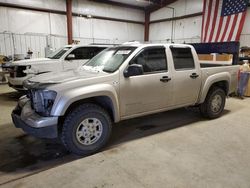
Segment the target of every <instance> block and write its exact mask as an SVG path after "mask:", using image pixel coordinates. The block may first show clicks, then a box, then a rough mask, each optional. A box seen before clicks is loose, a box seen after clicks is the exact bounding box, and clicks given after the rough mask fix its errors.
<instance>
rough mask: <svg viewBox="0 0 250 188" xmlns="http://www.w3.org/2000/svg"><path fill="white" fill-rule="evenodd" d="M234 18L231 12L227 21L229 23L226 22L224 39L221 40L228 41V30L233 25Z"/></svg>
mask: <svg viewBox="0 0 250 188" xmlns="http://www.w3.org/2000/svg"><path fill="white" fill-rule="evenodd" d="M234 18H235V14H232V15H231V18H230V21H229V24H228V27H227V30H226V34H225V38H224V40H223V41H222V42H226V41H228V37H229V34H230V30H231V28H232V27H233V21H234Z"/></svg>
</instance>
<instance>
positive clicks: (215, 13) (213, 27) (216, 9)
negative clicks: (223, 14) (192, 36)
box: [208, 0, 220, 42]
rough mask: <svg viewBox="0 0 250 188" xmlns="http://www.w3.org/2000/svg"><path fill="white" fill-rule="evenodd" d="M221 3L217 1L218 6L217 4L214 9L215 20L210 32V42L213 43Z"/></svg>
mask: <svg viewBox="0 0 250 188" xmlns="http://www.w3.org/2000/svg"><path fill="white" fill-rule="evenodd" d="M219 1H220V0H216V4H215V9H214V18H213V23H212V29H211V31H210V37H209V40H208V42H211V41H212V38H213V35H214V29H215V24H216V20H217V14H218V12H219V10H218V8H219Z"/></svg>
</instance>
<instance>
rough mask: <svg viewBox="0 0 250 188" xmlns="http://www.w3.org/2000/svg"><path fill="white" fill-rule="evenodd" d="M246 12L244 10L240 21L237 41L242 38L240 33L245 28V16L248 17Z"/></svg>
mask: <svg viewBox="0 0 250 188" xmlns="http://www.w3.org/2000/svg"><path fill="white" fill-rule="evenodd" d="M246 14H247V12H246V11H245V12H243V14H242V17H241V21H240V26H239V29H238V32H237V35H236V39H235V41H239V40H240V34H241V32H242V29H243V25H244V21H245V18H246Z"/></svg>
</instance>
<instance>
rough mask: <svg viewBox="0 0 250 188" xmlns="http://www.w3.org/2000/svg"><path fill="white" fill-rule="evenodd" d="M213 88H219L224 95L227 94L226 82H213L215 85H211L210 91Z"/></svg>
mask: <svg viewBox="0 0 250 188" xmlns="http://www.w3.org/2000/svg"><path fill="white" fill-rule="evenodd" d="M214 87H219V88H221V89H222V90H223V91H225V94H226V95H227V94H228V82H227V81H225V80H224V81H219V82H215V83H213V84H212V86H211V87H210V89H212V88H214ZM210 89H209V90H210Z"/></svg>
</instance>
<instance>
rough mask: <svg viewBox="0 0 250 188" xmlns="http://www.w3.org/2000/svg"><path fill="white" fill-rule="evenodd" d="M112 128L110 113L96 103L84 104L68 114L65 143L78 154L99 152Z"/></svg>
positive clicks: (65, 122)
mask: <svg viewBox="0 0 250 188" xmlns="http://www.w3.org/2000/svg"><path fill="white" fill-rule="evenodd" d="M111 130H112V123H111V119H110V116H109V114H108V113H107V112H106V111H105V110H104V109H103V108H101V107H100V106H98V105H95V104H82V105H80V106H78V107H77V108H76V109H74V110H73V111H72V112H71V113H69V114H68V115H67V117H66V118H65V121H64V123H63V128H62V137H61V138H62V142H63V145H64V146H65V147H66V149H68V150H69V151H70V152H72V153H75V154H77V155H89V154H92V153H95V152H97V151H98V150H99V149H101V148H102V147H103V146H104V145H105V144H106V143H107V141H108V139H109V137H110V134H111Z"/></svg>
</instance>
